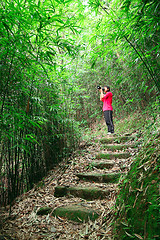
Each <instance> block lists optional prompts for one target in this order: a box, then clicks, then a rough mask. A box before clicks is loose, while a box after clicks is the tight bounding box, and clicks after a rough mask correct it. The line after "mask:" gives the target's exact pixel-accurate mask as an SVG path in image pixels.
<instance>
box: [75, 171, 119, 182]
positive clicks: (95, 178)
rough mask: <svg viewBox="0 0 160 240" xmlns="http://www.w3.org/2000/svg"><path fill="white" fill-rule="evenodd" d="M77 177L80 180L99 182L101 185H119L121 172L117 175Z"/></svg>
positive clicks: (84, 174) (89, 174)
mask: <svg viewBox="0 0 160 240" xmlns="http://www.w3.org/2000/svg"><path fill="white" fill-rule="evenodd" d="M76 176H77V177H78V178H79V179H82V180H85V181H91V182H99V183H117V182H118V181H119V178H120V176H121V173H120V172H118V173H117V172H116V173H105V174H101V173H78V174H76Z"/></svg>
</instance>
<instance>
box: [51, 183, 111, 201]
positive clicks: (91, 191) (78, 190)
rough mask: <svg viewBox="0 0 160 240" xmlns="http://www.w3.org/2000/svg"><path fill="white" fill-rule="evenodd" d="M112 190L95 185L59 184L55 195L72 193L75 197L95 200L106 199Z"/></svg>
mask: <svg viewBox="0 0 160 240" xmlns="http://www.w3.org/2000/svg"><path fill="white" fill-rule="evenodd" d="M110 192H111V190H110V189H105V190H103V189H101V188H93V187H65V186H57V187H55V192H54V196H55V197H63V196H67V195H68V196H69V195H72V196H74V197H78V198H83V199H86V200H94V199H104V198H106V197H107V196H109V194H110Z"/></svg>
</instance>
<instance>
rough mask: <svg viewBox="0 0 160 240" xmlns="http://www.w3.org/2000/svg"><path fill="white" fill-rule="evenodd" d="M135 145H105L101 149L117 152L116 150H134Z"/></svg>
mask: <svg viewBox="0 0 160 240" xmlns="http://www.w3.org/2000/svg"><path fill="white" fill-rule="evenodd" d="M134 147H135V145H133V144H128V145H127V144H107V145H106V144H103V146H102V147H101V149H105V150H108V151H116V150H125V149H128V148H134Z"/></svg>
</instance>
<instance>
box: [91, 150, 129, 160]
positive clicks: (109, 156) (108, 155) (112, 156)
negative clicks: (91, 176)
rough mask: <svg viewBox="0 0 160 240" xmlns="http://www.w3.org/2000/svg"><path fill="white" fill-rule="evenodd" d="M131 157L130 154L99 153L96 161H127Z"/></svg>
mask: <svg viewBox="0 0 160 240" xmlns="http://www.w3.org/2000/svg"><path fill="white" fill-rule="evenodd" d="M129 157H130V153H128V152H122V153H99V154H97V156H96V159H111V160H115V159H126V158H129Z"/></svg>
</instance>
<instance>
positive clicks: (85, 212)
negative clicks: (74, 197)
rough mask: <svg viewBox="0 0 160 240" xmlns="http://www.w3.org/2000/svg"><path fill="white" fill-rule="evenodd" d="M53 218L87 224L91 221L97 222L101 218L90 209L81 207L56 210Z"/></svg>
mask: <svg viewBox="0 0 160 240" xmlns="http://www.w3.org/2000/svg"><path fill="white" fill-rule="evenodd" d="M53 216H59V217H62V218H67V219H69V220H72V221H75V222H84V221H85V222H87V221H89V219H90V220H91V221H95V220H96V219H97V218H98V217H99V214H98V213H97V212H96V211H94V210H93V209H88V208H85V207H83V206H81V205H69V206H65V207H59V208H56V209H55V210H54V212H53Z"/></svg>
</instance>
